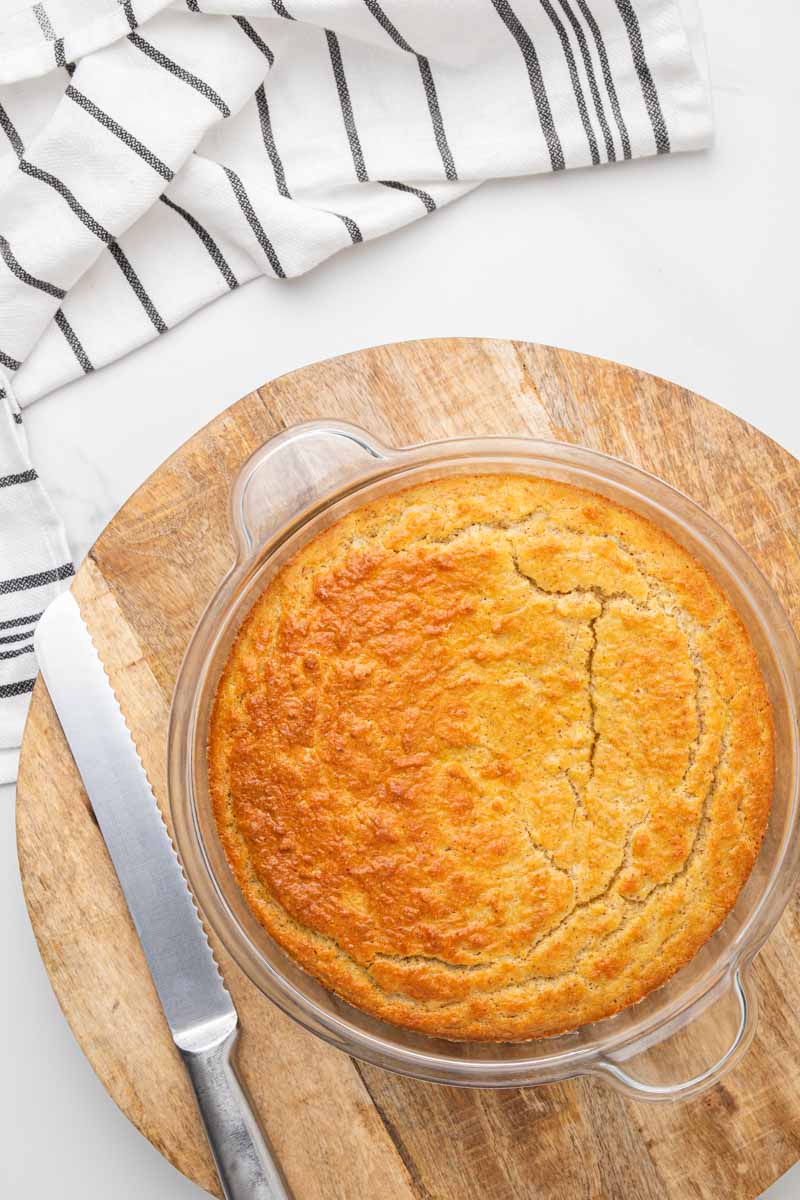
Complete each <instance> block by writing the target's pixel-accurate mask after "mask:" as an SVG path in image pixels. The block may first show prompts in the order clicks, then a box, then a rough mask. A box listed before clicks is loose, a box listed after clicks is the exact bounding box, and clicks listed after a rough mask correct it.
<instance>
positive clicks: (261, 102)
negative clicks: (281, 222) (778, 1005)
mask: <svg viewBox="0 0 800 1200" xmlns="http://www.w3.org/2000/svg"><path fill="white" fill-rule="evenodd" d="M256 107H257V108H258V120H259V124H260V125H261V136H262V138H263V139H264V149H265V150H266V152H267V157H268V158H269V161H270V162H271V163H272V170H273V172H274V174H275V186H276V187H277V189H278V191H279V192H280V194H281V195H282V196H285V197H286V199H287V200H288V199H291V193H290V192H289V185H288V184H287V182H286V173H285V171H284V169H283V163H282V162H281V156H280V155H279V154H278V147H277V146H276V145H275V138H274V136H273V133H272V121H271V120H270V115H269V105H268V104H267V93H266V92H265V91H264V85H263V83H262V84H261V85H260V87H258V88H256Z"/></svg>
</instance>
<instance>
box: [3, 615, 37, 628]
mask: <svg viewBox="0 0 800 1200" xmlns="http://www.w3.org/2000/svg"><path fill="white" fill-rule="evenodd" d="M41 615H42V614H41V613H40V612H38V613H31V615H30V616H29V617H12V618H11V620H10V621H0V629H15V628H16V627H17V626H19V625H33V623H34V621H38V620H39V617H40V616H41Z"/></svg>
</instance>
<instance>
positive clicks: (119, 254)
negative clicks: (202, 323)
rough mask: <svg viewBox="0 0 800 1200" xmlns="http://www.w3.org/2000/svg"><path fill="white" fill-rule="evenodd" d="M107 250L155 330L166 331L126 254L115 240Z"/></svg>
mask: <svg viewBox="0 0 800 1200" xmlns="http://www.w3.org/2000/svg"><path fill="white" fill-rule="evenodd" d="M108 251H109V254H111V256H112V258H113V259H114V261H115V262H116V264H117V266H118V267H119V269H120V271H122V274H123V275H124V276H125V278H126V279H127V281H128V283H129V284H130V285H131V287H132V288H133V291H134V292H135V294H136V297H137V299H138V300H139V303H140V304H141V306H142V308H143V309H144V311H145V312H146V313H147V315H148V317H149V318H150V320H151V321H152V322H153V326H154V328H155V329H156V331H157V332H158V333H166V332H167V324H166V322H165V321H164V319H163V318H162V316H161V314H160V313H159V311H158V309H157V308H156V306H155V304H153V301H152V300H151V299H150V297H149V296H148V294H147V292H146V291H145V290H144V287H143V286H142V281H141V279H140V278H139V276H138V275H137V274H136V272H135V271H134V269H133V267H132V266H131V264H130V260H129V259H128V256H127V255H126V254H125V253H124V251H123V250H122V249H121V247H120V246H119V245H118V244H117V243H116V242H112V243H111V245H110V246H109V247H108Z"/></svg>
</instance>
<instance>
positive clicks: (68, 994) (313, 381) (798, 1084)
mask: <svg viewBox="0 0 800 1200" xmlns="http://www.w3.org/2000/svg"><path fill="white" fill-rule="evenodd" d="M321 416H328V417H330V416H336V417H340V418H345V419H347V420H350V421H354V422H356V423H357V424H360V425H364V426H365V427H366V428H367V429H370V430H372V431H373V432H374V433H376V434H377V435H378V436H379V437H381V438H383V439H385V440H387V441H389V442H394V443H397V444H402V443H410V442H417V441H422V440H428V439H431V438H441V437H448V436H453V435H457V434H484V433H506V434H533V435H538V436H545V437H556V438H559V439H562V440H566V441H575V442H581V443H583V444H584V445H586V446H591V447H595V448H597V449H600V450H604V451H607V452H608V453H610V454H615V455H618V456H620V457H622V458H625V459H628V460H629V461H630V462H634V463H638V464H640V465H641V466H643V467H645V468H646V469H647V470H649V471H652V472H654V473H655V474H657V475H660V476H661V477H662V478H664V479H667V480H669V481H670V482H671V483H674V484H675V485H676V486H677V487H679V488H681V489H682V490H683V491H685V492H688V493H689V494H690V495H691V496H693V497H694V498H695V499H696V500H697V501H698V502H699V503H700V504H701V505H703V507H704V508H706V509H708V510H709V511H710V512H712V513H713V514H714V515H715V516H716V517H717V518H718V519H719V520H720V521H721V522H722V523H723V524H724V525H726V526H727V527H728V528H729V529H730V530H731V531H732V532H733V534H734V535H735V536H736V537H737V538H738V539H739V541H740V542H741V543H742V544H743V545H744V546H745V547H746V548H747V549H748V550H749V551H750V553H751V554H752V555H753V557H754V558H755V559H756V561H757V562H758V563H759V565H760V566H761V568H762V570H763V571H764V572H765V573H766V575H767V577H768V578H769V579H770V580H771V582H772V584H773V586H774V587H775V588H776V590H777V592H778V594H779V596H780V597H781V599H782V601H783V603H784V605H785V606H786V608H787V610H788V612H789V613H790V615H791V616H792V618H793V620H794V622H795V625H797V624H798V621H799V620H800V541H799V540H798V535H797V530H796V525H797V513H798V511H799V510H800V463H798V462H797V461H796V460H795V459H794V458H792V457H791V456H790V455H789V454H788V453H786V452H785V451H784V450H782V449H781V448H780V447H779V446H777V445H776V444H775V443H774V442H772V441H770V440H769V439H768V438H766V437H765V436H763V435H762V434H760V433H758V432H757V431H756V430H755V429H753V428H751V427H750V426H749V425H746V424H745V423H744V422H742V421H740V420H738V419H737V418H736V417H734V416H732V415H731V414H730V413H727V412H725V411H723V410H722V409H720V408H718V407H716V406H715V405H713V404H711V403H709V402H708V401H707V400H703V399H701V398H700V397H699V396H694V395H692V394H691V393H690V392H687V391H685V390H684V389H682V388H680V387H677V386H675V385H674V384H670V383H667V382H665V381H664V380H661V379H656V378H654V377H652V376H649V375H644V374H641V373H639V372H637V371H633V370H631V369H629V368H627V367H622V366H618V365H615V364H613V363H609V362H604V361H600V360H598V359H592V358H587V357H584V356H581V355H578V354H572V353H568V352H566V351H562V350H555V349H551V348H549V347H544V346H535V345H528V344H524V343H512V342H494V341H481V340H459V339H453V340H441V341H428V342H409V343H406V344H402V345H394V346H384V347H380V348H378V349H375V350H366V351H361V352H359V353H357V354H352V355H347V356H345V357H343V358H338V359H334V360H331V361H330V362H324V363H320V364H317V365H315V366H311V367H307V368H305V369H303V370H301V371H297V372H295V373H293V374H291V375H287V376H285V377H284V378H282V379H278V380H276V381H275V382H273V383H269V384H266V385H265V386H264V387H262V388H259V389H258V391H256V392H253V393H252V394H251V395H249V396H245V398H244V399H243V400H240V401H239V403H238V404H235V405H234V406H233V407H232V408H231V409H229V410H228V411H227V412H225V413H223V414H222V415H221V416H220V417H218V418H217V419H216V420H215V421H213V422H212V423H211V424H210V425H209V426H207V427H206V428H205V429H203V430H201V431H200V432H199V433H198V434H196V435H195V436H194V437H193V438H192V439H191V440H190V441H189V442H187V443H186V445H185V446H183V447H182V448H181V449H180V450H179V451H178V452H177V453H176V454H174V455H173V456H172V458H170V459H169V460H168V461H167V462H166V463H165V464H164V465H163V466H162V467H161V468H160V470H158V471H157V472H156V473H155V474H154V475H153V476H152V477H151V478H150V479H149V480H148V481H147V482H146V483H145V484H144V485H143V486H142V487H141V488H140V489H139V491H138V492H136V494H135V495H134V496H133V497H131V499H130V500H129V501H128V503H127V504H126V505H125V507H124V508H123V509H122V511H121V512H120V513H118V514H117V516H116V517H115V518H114V520H113V521H112V522H111V524H110V525H109V526H108V528H107V529H106V530H105V532H104V533H103V534H102V536H101V537H100V539H99V540H98V542H97V543H96V545H95V546H94V548H93V550H92V551H91V553H90V554H89V556H88V558H87V559H86V561H85V562H84V563H83V565H82V567H81V568H80V570H79V572H78V574H77V576H76V578H75V581H74V583H73V592H74V594H75V595H76V597H77V599H78V601H79V603H80V606H81V610H82V612H83V615H84V618H85V619H86V621H87V623H88V624H89V626H90V628H91V631H92V633H93V636H94V639H95V642H96V644H97V647H98V649H99V651H100V653H101V655H102V657H103V659H104V661H105V663H106V665H107V667H108V670H109V674H110V675H111V678H112V682H113V684H114V686H115V690H116V692H117V695H118V697H119V699H120V702H121V704H122V707H123V709H124V710H125V714H126V716H127V719H128V722H129V724H130V726H131V729H132V730H133V733H134V736H135V739H136V741H137V744H138V747H139V750H140V753H141V755H142V758H143V760H144V764H145V767H146V768H147V772H148V775H149V777H150V779H151V781H152V782H153V785H154V788H155V790H156V793H157V795H158V797H159V800H160V801H162V802H163V800H164V797H165V793H166V788H165V738H166V726H167V713H168V709H169V702H170V697H171V694H172V687H173V681H174V678H175V674H176V672H177V669H178V665H179V663H180V661H181V657H182V655H183V652H184V649H185V646H186V644H187V642H188V640H189V637H190V635H191V632H192V629H193V627H194V625H195V622H196V621H197V619H198V617H199V615H200V613H201V611H202V609H203V608H204V606H205V604H206V601H207V599H208V597H209V596H210V595H211V593H212V592H213V591H214V590H215V588H216V587H217V585H218V582H219V580H220V578H221V577H222V575H223V574H224V572H225V571H226V569H227V567H228V565H229V563H230V561H231V560H232V557H233V552H232V542H231V536H230V531H229V528H228V520H227V510H228V491H229V488H230V485H231V482H232V480H233V479H234V477H235V475H236V472H237V471H238V469H239V466H240V464H241V463H242V462H243V460H244V459H245V458H246V457H247V456H248V455H249V454H250V453H251V451H252V450H254V449H255V448H256V447H257V446H260V445H261V444H262V443H263V442H264V441H265V440H266V439H267V438H269V437H270V436H272V434H274V433H276V432H277V431H278V430H280V429H282V428H285V427H286V426H288V425H291V424H294V423H295V422H298V421H306V420H309V419H311V418H314V417H321ZM17 796H18V800H17V803H18V840H19V857H20V867H21V871H22V879H23V884H24V888H25V895H26V897H27V902H28V908H29V910H30V915H31V920H32V922H33V927H34V930H35V932H36V936H37V939H38V942H39V947H40V949H41V953H42V957H43V959H44V962H45V965H46V967H47V970H48V972H49V974H50V979H51V982H52V984H53V987H54V989H55V992H56V995H57V996H58V999H59V1001H60V1003H61V1006H62V1008H63V1010H64V1013H65V1015H66V1017H67V1020H68V1021H69V1023H70V1025H71V1027H72V1029H73V1031H74V1033H75V1036H76V1037H77V1039H78V1041H79V1043H80V1045H81V1046H82V1047H83V1049H84V1051H85V1053H86V1055H87V1057H88V1058H89V1061H90V1062H91V1063H92V1065H93V1067H94V1069H95V1071H96V1072H97V1074H98V1075H99V1077H100V1079H102V1081H103V1083H104V1084H105V1086H106V1087H107V1089H108V1091H109V1092H110V1094H111V1095H112V1096H113V1098H114V1100H115V1101H116V1102H117V1104H118V1105H119V1106H120V1108H121V1109H122V1110H123V1112H125V1113H126V1114H127V1115H128V1116H129V1117H130V1119H131V1120H132V1121H133V1122H134V1123H135V1124H136V1125H137V1126H138V1128H139V1129H140V1130H141V1131H142V1132H143V1133H144V1134H145V1135H146V1136H147V1137H148V1138H149V1139H150V1141H151V1142H152V1143H153V1144H154V1145H155V1146H157V1147H158V1149H159V1150H161V1152H162V1153H163V1154H165V1155H166V1156H167V1157H168V1158H169V1159H170V1160H171V1161H172V1162H173V1163H174V1164H175V1166H176V1167H178V1169H179V1170H181V1171H183V1172H184V1174H186V1175H188V1176H189V1177H190V1178H191V1179H193V1180H195V1181H196V1182H197V1183H198V1184H200V1185H201V1187H203V1188H205V1189H207V1190H208V1191H209V1192H212V1193H213V1194H215V1195H219V1187H218V1182H217V1179H216V1175H215V1172H214V1168H213V1165H212V1162H211V1157H210V1154H209V1151H208V1148H207V1145H206V1143H205V1140H204V1137H203V1133H202V1131H201V1127H200V1122H199V1119H198V1116H197V1113H196V1111H195V1107H194V1103H193V1100H192V1096H191V1093H190V1090H189V1086H188V1083H187V1081H186V1079H185V1077H184V1075H183V1072H182V1068H181V1065H180V1063H179V1060H178V1057H177V1054H176V1053H175V1051H174V1050H173V1047H172V1043H171V1041H170V1039H169V1036H168V1032H167V1027H166V1024H165V1022H164V1019H163V1016H162V1014H161V1010H160V1008H159V1006H158V1002H157V999H156V995H155V991H154V989H153V985H152V982H151V980H150V977H149V975H148V973H147V970H146V967H145V963H144V958H143V955H142V951H141V948H140V946H139V943H138V941H137V939H136V936H135V934H134V931H133V927H132V925H131V922H130V918H129V916H128V913H127V909H126V908H125V905H124V902H123V899H122V895H121V893H120V890H119V886H118V883H117V880H116V876H115V875H114V872H113V870H112V868H111V865H110V862H109V859H108V857H107V855H106V851H105V847H104V844H103V841H102V838H101V836H100V833H99V830H98V828H97V825H96V824H95V822H94V819H93V817H92V814H91V811H90V809H89V806H88V803H87V801H86V797H85V794H84V792H83V789H82V787H81V783H80V780H79V777H78V774H77V771H76V768H75V766H74V763H73V761H72V758H71V756H70V753H69V751H68V749H67V746H66V744H65V742H64V738H63V736H62V733H61V729H60V726H59V724H58V721H57V719H56V717H55V714H54V712H53V710H52V707H51V705H50V701H49V698H48V695H47V692H46V690H45V688H44V686H43V684H42V682H41V680H40V681H39V682H38V683H37V684H36V687H35V689H34V693H33V702H32V705H31V711H30V717H29V719H28V725H27V729H26V733H25V739H24V745H23V751H22V762H21V769H20V777H19V786H18V791H17ZM798 946H800V929H799V928H798V913H797V905H796V901H795V900H793V901H792V902H791V903H790V905H789V907H788V909H787V911H786V913H785V914H784V916H783V919H782V920H781V922H780V925H779V926H778V928H777V929H776V931H775V932H774V933H773V935H772V938H771V939H770V941H769V943H768V945H767V946H766V948H765V949H764V951H763V952H762V954H761V955H760V956H759V959H758V960H757V964H756V970H755V978H756V984H757V986H758V990H759V994H760V999H761V1021H760V1025H759V1030H758V1034H757V1036H756V1040H755V1043H754V1045H753V1048H752V1049H751V1051H750V1052H749V1054H748V1055H747V1057H746V1059H745V1063H744V1065H743V1066H742V1067H741V1068H740V1069H739V1070H737V1071H735V1072H734V1073H733V1074H731V1075H729V1076H728V1077H727V1078H726V1080H725V1082H724V1084H721V1085H718V1086H717V1087H716V1088H715V1089H714V1090H713V1091H712V1092H710V1093H708V1094H707V1095H706V1096H705V1097H704V1098H702V1099H701V1100H699V1101H696V1102H694V1103H691V1104H684V1105H676V1106H669V1105H646V1104H635V1103H632V1102H630V1101H626V1100H623V1099H622V1098H621V1097H620V1096H619V1095H617V1094H616V1093H614V1092H613V1091H611V1090H610V1089H608V1088H606V1087H603V1086H601V1085H600V1084H598V1083H596V1082H589V1081H586V1080H583V1081H576V1082H569V1083H564V1084H559V1085H551V1086H547V1087H540V1088H532V1089H528V1090H513V1091H505V1092H490V1091H467V1090H457V1089H453V1088H445V1087H437V1086H435V1085H431V1084H423V1083H416V1082H413V1081H410V1080H406V1079H401V1078H398V1077H395V1076H391V1075H389V1074H387V1073H385V1072H382V1071H380V1070H378V1069H377V1068H373V1067H367V1066H364V1065H361V1064H357V1063H355V1062H352V1061H351V1060H349V1059H348V1058H346V1057H345V1056H344V1055H343V1054H341V1053H339V1052H337V1051H335V1050H333V1049H331V1048H329V1047H328V1046H326V1045H324V1044H322V1043H321V1042H319V1041H318V1040H316V1039H315V1038H313V1037H312V1036H311V1035H310V1034H308V1033H306V1032H305V1031H303V1030H301V1029H300V1028H299V1027H297V1026H296V1025H294V1024H293V1023H292V1022H291V1021H290V1020H289V1019H288V1018H287V1017H285V1016H284V1015H283V1014H282V1013H280V1012H278V1011H277V1009H275V1008H274V1007H273V1006H272V1005H271V1004H270V1003H269V1002H268V1001H267V1000H265V999H264V998H263V997H262V996H261V995H260V993H259V992H257V991H256V989H255V988H254V987H253V986H252V984H250V983H249V981H248V980H247V979H246V978H245V977H244V976H243V974H242V973H241V972H240V971H239V970H238V969H237V968H236V967H235V966H234V964H233V963H232V962H231V960H230V959H229V958H228V956H227V955H226V954H225V953H224V952H223V951H222V949H221V947H220V946H219V945H218V944H216V943H215V946H214V949H215V951H216V953H217V955H218V958H219V960H220V962H221V964H222V967H223V971H224V974H225V977H226V979H227V982H228V986H229V987H230V990H231V992H232V994H233V996H234V999H235V1001H236V1004H237V1007H238V1009H239V1013H240V1015H241V1019H242V1025H243V1030H244V1033H243V1038H242V1050H241V1059H242V1064H243V1069H244V1074H245V1076H246V1079H247V1082H248V1084H249V1086H250V1088H251V1091H252V1093H253V1095H254V1098H255V1101H256V1104H257V1106H258V1109H259V1111H260V1114H261V1117H262V1120H263V1122H264V1125H265V1127H266V1129H267V1131H268V1134H269V1136H270V1139H271V1141H272V1143H273V1145H274V1146H275V1148H276V1151H277V1153H278V1155H279V1157H280V1159H281V1162H282V1164H283V1166H284V1169H285V1171H286V1174H287V1176H288V1178H289V1181H290V1183H291V1185H292V1186H293V1188H294V1190H295V1194H296V1196H297V1197H298V1200H365V1198H366V1197H376V1198H379V1200H400V1198H403V1200H411V1198H413V1197H416V1198H418V1200H462V1198H466V1197H470V1198H473V1197H474V1198H475V1200H478V1198H479V1200H517V1198H521V1197H526V1198H529V1197H533V1196H536V1197H540V1198H548V1200H549V1198H552V1200H556V1198H558V1200H564V1198H565V1197H587V1198H588V1197H591V1198H599V1197H606V1198H608V1200H612V1198H613V1200H627V1198H631V1200H633V1198H635V1200H655V1198H659V1200H663V1198H664V1197H680V1198H681V1200H683V1198H684V1197H685V1198H686V1200H689V1198H690V1197H692V1198H695V1200H696V1198H697V1197H713V1198H718V1197H720V1196H726V1197H736V1198H738V1197H742V1198H744V1200H752V1198H753V1197H756V1196H757V1195H759V1194H760V1192H761V1191H762V1190H763V1189H764V1188H765V1187H767V1186H768V1185H769V1184H770V1183H771V1182H772V1181H773V1180H774V1179H775V1178H777V1176H778V1175H780V1174H781V1173H782V1172H783V1171H785V1170H786V1169H787V1168H788V1167H789V1166H791V1164H792V1163H794V1162H795V1161H796V1159H797V1158H798V1156H800V1005H798V1004H797V997H798V994H800V961H799V960H798V953H797V950H798Z"/></svg>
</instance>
